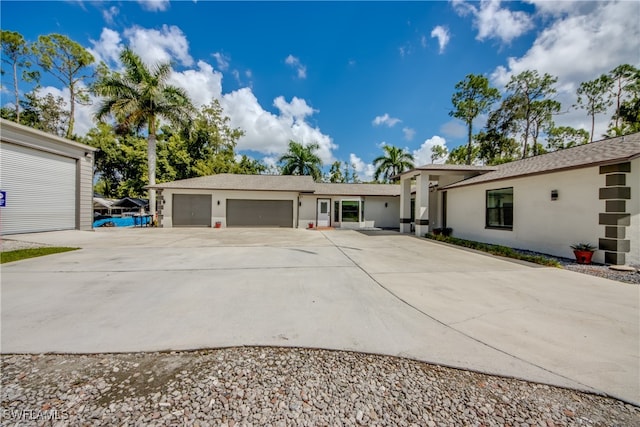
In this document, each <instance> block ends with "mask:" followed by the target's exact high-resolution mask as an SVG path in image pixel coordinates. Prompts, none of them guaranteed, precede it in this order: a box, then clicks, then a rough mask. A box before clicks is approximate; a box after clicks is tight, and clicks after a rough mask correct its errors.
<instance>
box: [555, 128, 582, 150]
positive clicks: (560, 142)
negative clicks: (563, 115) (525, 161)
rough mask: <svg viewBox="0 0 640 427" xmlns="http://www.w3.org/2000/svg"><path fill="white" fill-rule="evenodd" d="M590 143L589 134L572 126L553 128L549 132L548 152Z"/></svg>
mask: <svg viewBox="0 0 640 427" xmlns="http://www.w3.org/2000/svg"><path fill="white" fill-rule="evenodd" d="M588 142H589V132H588V131H586V130H584V129H575V128H572V127H570V126H557V127H556V126H553V127H552V128H551V129H549V131H548V132H547V150H549V151H556V150H562V149H564V148H569V147H573V146H575V145H582V144H586V143H588Z"/></svg>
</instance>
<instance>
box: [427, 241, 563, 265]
mask: <svg viewBox="0 0 640 427" xmlns="http://www.w3.org/2000/svg"><path fill="white" fill-rule="evenodd" d="M425 237H426V238H427V239H432V240H437V241H439V242H445V243H451V244H452V245H456V246H462V247H465V248H470V249H476V250H478V251H482V252H487V253H490V254H492V255H498V256H503V257H507V258H513V259H518V260H522V261H528V262H532V263H535V264H540V265H545V266H548V267H560V266H561V265H560V263H559V262H558V261H556V260H554V259H550V258H547V257H544V256H542V255H528V254H523V253H521V252H518V251H517V250H515V249H513V248H510V247H507V246H501V245H492V244H489V243H482V242H474V241H473V240H465V239H459V238H457V237H451V236H443V235H437V236H436V235H434V234H431V233H427V234H426V236H425Z"/></svg>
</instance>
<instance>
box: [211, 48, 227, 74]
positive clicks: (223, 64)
mask: <svg viewBox="0 0 640 427" xmlns="http://www.w3.org/2000/svg"><path fill="white" fill-rule="evenodd" d="M213 57H214V58H215V59H216V63H217V64H218V68H219V69H220V71H227V70H228V69H229V61H230V60H231V58H229V57H228V56H227V55H225V54H224V53H220V52H216V53H214V54H213Z"/></svg>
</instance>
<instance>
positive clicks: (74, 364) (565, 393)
mask: <svg viewBox="0 0 640 427" xmlns="http://www.w3.org/2000/svg"><path fill="white" fill-rule="evenodd" d="M1 360H2V376H1V379H2V391H1V405H2V414H3V419H4V420H5V421H6V422H7V425H9V424H11V425H13V424H14V423H16V422H18V421H21V422H24V424H20V425H50V424H49V421H47V420H46V418H47V417H48V418H49V419H50V418H56V419H57V421H58V422H59V423H60V425H105V426H106V425H122V426H132V425H140V426H142V425H145V426H146V425H150V426H154V425H155V426H168V425H193V426H208V425H215V426H234V425H238V426H240V425H242V426H251V425H254V426H289V425H299V426H315V425H400V426H410V425H420V426H460V425H470V426H498V425H499V426H507V425H508V426H522V427H524V426H541V427H551V426H565V425H580V426H616V425H617V426H638V425H640V409H639V408H638V407H635V406H633V405H629V404H625V403H622V402H620V401H617V400H614V399H610V398H606V397H602V396H596V395H591V394H586V393H580V392H576V391H572V390H566V389H561V388H556V387H550V386H546V385H540V384H533V383H529V382H525V381H519V380H514V379H506V378H500V377H493V376H488V375H483V374H477V373H473V372H468V371H461V370H456V369H450V368H444V367H439V366H433V365H428V364H425V363H420V362H415V361H411V360H406V359H400V358H393V357H386V356H373V355H366V354H358V353H350V352H341V351H326V350H310V349H296V348H287V349H285V348H267V347H259V348H254V347H241V348H228V349H220V350H207V351H204V350H203V351H195V352H171V353H146V354H144V353H137V354H117V355H37V356H30V355H5V356H2V358H1ZM25 414H26V415H25ZM26 417H31V418H32V419H30V420H25V418H26ZM25 421H27V422H25Z"/></svg>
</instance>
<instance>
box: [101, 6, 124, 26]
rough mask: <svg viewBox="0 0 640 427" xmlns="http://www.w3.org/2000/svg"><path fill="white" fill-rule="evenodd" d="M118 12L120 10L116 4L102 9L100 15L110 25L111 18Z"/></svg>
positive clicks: (111, 22)
mask: <svg viewBox="0 0 640 427" xmlns="http://www.w3.org/2000/svg"><path fill="white" fill-rule="evenodd" d="M118 13H120V10H119V9H118V8H117V7H116V6H111V7H110V8H107V9H104V10H103V11H102V17H103V18H104V21H105V22H106V23H107V24H109V25H112V24H113V18H115V17H116V16H118Z"/></svg>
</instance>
